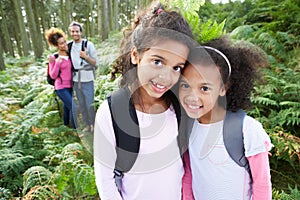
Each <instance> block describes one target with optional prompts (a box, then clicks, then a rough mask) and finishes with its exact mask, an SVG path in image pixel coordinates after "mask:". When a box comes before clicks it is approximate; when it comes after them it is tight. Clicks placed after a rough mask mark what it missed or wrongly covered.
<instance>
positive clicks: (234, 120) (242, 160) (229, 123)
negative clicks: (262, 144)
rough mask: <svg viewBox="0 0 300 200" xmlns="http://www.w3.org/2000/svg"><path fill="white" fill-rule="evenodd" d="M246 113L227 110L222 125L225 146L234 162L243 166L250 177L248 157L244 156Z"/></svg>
mask: <svg viewBox="0 0 300 200" xmlns="http://www.w3.org/2000/svg"><path fill="white" fill-rule="evenodd" d="M245 116H246V113H245V112H244V111H243V110H238V111H237V112H231V111H227V113H226V117H225V120H224V126H223V140H224V145H225V148H226V150H227V152H228V154H229V156H230V157H231V159H232V160H234V162H236V163H237V164H238V165H239V166H241V167H245V168H246V170H247V171H248V172H249V174H250V177H251V171H250V166H249V162H248V159H247V158H246V157H245V147H244V135H243V123H244V118H245Z"/></svg>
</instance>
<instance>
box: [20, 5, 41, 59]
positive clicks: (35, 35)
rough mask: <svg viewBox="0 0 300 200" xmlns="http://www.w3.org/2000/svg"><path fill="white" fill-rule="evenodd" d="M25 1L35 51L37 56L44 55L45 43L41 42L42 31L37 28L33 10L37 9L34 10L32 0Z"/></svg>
mask: <svg viewBox="0 0 300 200" xmlns="http://www.w3.org/2000/svg"><path fill="white" fill-rule="evenodd" d="M23 3H24V5H25V10H26V16H27V20H28V26H29V30H30V37H31V43H32V47H33V52H34V55H35V58H40V57H41V56H42V55H43V43H42V42H41V41H42V39H41V37H40V31H39V30H37V29H36V22H35V20H34V15H33V12H36V11H34V10H32V7H31V5H32V4H31V0H23Z"/></svg>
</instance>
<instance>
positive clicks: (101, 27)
mask: <svg viewBox="0 0 300 200" xmlns="http://www.w3.org/2000/svg"><path fill="white" fill-rule="evenodd" d="M106 11H107V0H98V32H99V41H104V40H105V39H107V38H108V23H107V14H106V13H107V12H106Z"/></svg>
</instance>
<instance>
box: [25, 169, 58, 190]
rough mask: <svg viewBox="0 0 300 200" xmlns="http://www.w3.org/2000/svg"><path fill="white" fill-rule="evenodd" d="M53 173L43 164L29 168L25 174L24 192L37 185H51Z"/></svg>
mask: <svg viewBox="0 0 300 200" xmlns="http://www.w3.org/2000/svg"><path fill="white" fill-rule="evenodd" d="M51 177H52V173H51V172H50V171H49V170H48V169H46V168H45V167H42V166H33V167H31V168H29V169H27V170H26V171H25V173H24V175H23V194H24V195H25V194H26V193H27V191H28V190H30V189H31V188H33V187H35V186H43V185H49V184H51V183H52V181H51Z"/></svg>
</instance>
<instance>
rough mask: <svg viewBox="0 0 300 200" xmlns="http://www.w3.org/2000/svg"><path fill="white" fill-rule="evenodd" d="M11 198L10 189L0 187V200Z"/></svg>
mask: <svg viewBox="0 0 300 200" xmlns="http://www.w3.org/2000/svg"><path fill="white" fill-rule="evenodd" d="M11 197H12V196H11V192H10V191H9V190H8V189H5V188H3V187H0V200H6V199H10V198H11Z"/></svg>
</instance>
